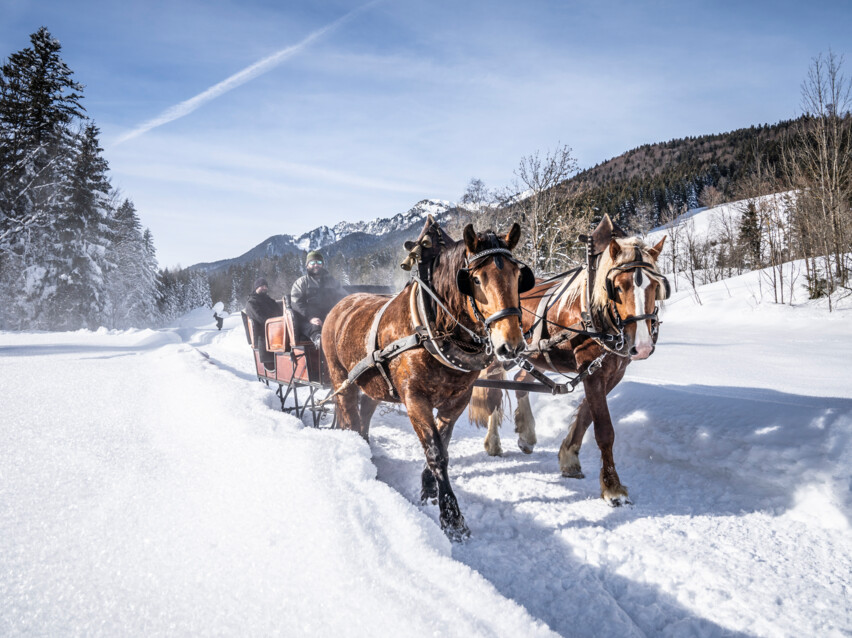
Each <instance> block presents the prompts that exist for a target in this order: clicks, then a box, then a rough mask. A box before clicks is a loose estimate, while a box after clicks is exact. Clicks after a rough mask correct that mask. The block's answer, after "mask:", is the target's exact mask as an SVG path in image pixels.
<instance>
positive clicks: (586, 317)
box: [522, 236, 671, 389]
mask: <svg viewBox="0 0 852 638" xmlns="http://www.w3.org/2000/svg"><path fill="white" fill-rule="evenodd" d="M581 240H584V241H586V251H587V253H586V254H587V264H586V268H585V270H586V272H587V282H586V308H587V310H586V311H584V312H582V313H581V316H582V322H581V325H582V326H583V327H582V328H575V327H573V326H563V325H561V324H558V323H556V322H554V321H551V320H549V319H547V313H548V312H549V311H550V309H551V308H552V307H553V306H554V305H555V304H556V302H557V301H558V300H559V298H560V297H561V296H562V295H563V294H564V293H565V291H566V290H567V289H568V288H569V287H570V285H571V284H572V283H573V282H574V280H575V279H576V278H577V276H578V275H579V274H580V272H582V270H583V268H582V267H578V268H574V269H572V270H569V271H567V272H565V273H563V274H562V275H560V276H561V277H562V278H563V281H562V283H561V284H560V285H559V286H557V287H555V288H551V289H550V290H548V291H547V292H546V293H545V294H544V295H543V296H542V298H541V300H540V301H539V304H538V307H537V308H536V313H535V314H536V317H537V319H536V321H535V322H534V324H533V326H532V327H531V328H530V330H529V331H527V333H525V335H524V336H525V338H527V339H531V340H530V342H529V345H528V346H527V352H528V353H537V354H541V355H542V356H543V357H544V359H545V361H547V364H548V366H550V368H551V369H552V370H553V371H554V372H558V371H557V370H556V366H555V365H554V364H553V361H552V360H551V358H550V352H551V350H553V349H554V348H555V347H557V346H558V345H559V344H561V343H562V342H564V341H567V340H568V339H570V338H572V337H573V336H575V335H582V336H586V337H589V338H591V339H594V340H595V341H596V342H597V343H598V345H600V346H601V348H603V349H604V351H605V352H604V353H603V354H602V355H601V356H600V357H598V358H597V359H595V360H594V361H592V363H591V364H590V365H589V366H588V367H587V368H586V370H584V371H583V372H581V373H580V374H579V375H578V376H577V377H574V378H573V379H571V381H570V384H571V385H572V389H573V387H575V386H576V385H578V384H579V383H580V381H582V380H583V379H584V378H586V377H588V376H589V375H591V374H593V373H594V371H595V370H596V369H598V368H600V367H601V365H602V364H603V359H604V357H605V356H606V354H607V353H612V354H615V355H617V356H619V357H627V356H629V355H628V354H625V353H623V352H622V350H623V348H624V343H625V334H624V330H625V328H626V327H627V326H628V325H629V324H631V323H636V322H639V321H644V320H646V319H647V320H650V321H651V333H652V335H653V336H654V340H655V341H656V337H657V333H658V331H659V324H660V323H661V322H660V320H659V317H658V309H657V308H656V307H655V308H654V312H653V313H650V314H642V315H632V316H629V317H625V318H622V317H621V315H620V313H619V312H618V307H617V306H616V302H617V301H618V299H619V297H618V291H617V290H616V289H615V285H614V284H613V281H612V278H611V275H612V273H613V272H627V271H630V270H632V271H634V278H635V284H636V285H637V286H641V285H642V278H643V271H647V272H648V275H650V276H652V277H654V278H656V279H657V280H658V281H659V282H660V286H659V288H658V289H657V295H656V299H657V300H658V301H662V300H664V299H667V298H668V297H669V295H670V294H671V288H670V285H669V282H668V279H666V277H665V276H664V275H662V274H661V273H660V272H658V271H657V270H656V269H655V268H654V266H653V265H652V264H651V263H649V262H647V261H645V260H644V259H643V258H642V253H641V250H640V249H639V247H638V246H636V247H634V251H635V252H634V257H633V260H632V261H630V262H627V263H624V264H618V265H616V266H613V267H612V268H610V269H609V270H608V271H607V274H606V292H607V299H608V301H609V303H608V304H607V307H606V312H604V311H601V312H600V313H598V316H597V322H596V321H595V317H594V314H593V313H592V312H591V311H590V310H588V309H590V308H591V305H592V304H591V290H592V287H593V286H594V281H595V278H596V273H597V266H598V264H599V262H600V255H601V253H597V254H595V253H594V248H593V242H592V238H591V237H590V236H581ZM569 274H570V275H571V277H570V278H569V277H568V275H569ZM547 324H550V325H555V326H557V327H559V328H562V330H561V331H560V332H558V333H556V334H555V335H553V336H549V337H546V336H545V331H546V328H547ZM574 325H577V324H574ZM611 329H613V330H614V332H612V331H611ZM613 342H615V343H614V345H613V346H611V345H609V344H612V343H613ZM522 367H523V366H522Z"/></svg>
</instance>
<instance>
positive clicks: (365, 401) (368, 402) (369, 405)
mask: <svg viewBox="0 0 852 638" xmlns="http://www.w3.org/2000/svg"><path fill="white" fill-rule="evenodd" d="M379 403H381V401H376V400H375V399H374V398H372V397H370V396H367V395H366V394H362V395H361V409H360V410H359V416H360V418H361V436H363V437H364V438H365V439H369V435H370V421H372V420H373V413H374V412H375V411H376V407H377V406H378V405H379Z"/></svg>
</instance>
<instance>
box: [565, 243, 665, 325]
mask: <svg viewBox="0 0 852 638" xmlns="http://www.w3.org/2000/svg"><path fill="white" fill-rule="evenodd" d="M615 241H617V242H618V245H619V246H620V247H621V251H620V252H619V253H618V256H617V257H616V258H615V259H614V260H613V258H612V256H611V255H610V252H609V248H607V249H606V250H604V251H603V252H602V253H601V255H600V258H599V259H598V265H597V270H596V271H595V285H594V288H593V289H592V311H593V312H598V311H600V310H603V309H604V308H606V305H607V303H608V301H609V299H608V297H607V294H606V276H607V273H608V272H609V271H610V268H612V267H613V266H618V265H619V264H626V263H628V262H631V261H633V260H634V257H635V249H636V248H638V249H639V251H640V252H641V254H642V259H643V260H644V261H647V262H648V263H649V264H651V265H652V266H653V267H654V270H656V269H657V260H656V259H654V257H653V255H651V253H650V252H649V251H650V249H651V248H652V246H648V245H647V244H646V243H645V242H644V241H642V240H641V239H640V238H639V237H627V238H624V239H615ZM583 272H584V273H585V268H584V269H583ZM645 273H646V274H647V276H648V277H649V278H651V279H653V280H654V281H657V283H658V284H662V282H660V281H659V280H658V279H657V278H656V277H654V276H652V275H651V274H649V273H648V272H647V270H646V271H645ZM588 279H589V278H588V276H582V275H581V276H579V277H577V278H576V279H575V280H574V281H573V282H572V283H571V285H570V286H569V287H568V290H566V291H565V294H564V295H562V299H561V300H560V302H559V307H558V312H562V311H563V309H564V308H565V307H566V306H570V305H571V304H573V303H575V302H576V301H577V299H578V298H579V300H580V308H582V309H583V310H586V285H587V284H588Z"/></svg>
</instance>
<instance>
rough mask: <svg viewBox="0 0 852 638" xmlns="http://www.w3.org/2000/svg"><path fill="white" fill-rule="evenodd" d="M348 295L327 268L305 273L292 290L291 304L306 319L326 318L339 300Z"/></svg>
mask: <svg viewBox="0 0 852 638" xmlns="http://www.w3.org/2000/svg"><path fill="white" fill-rule="evenodd" d="M345 296H346V291H345V290H343V288H341V287H340V284H339V283H337V280H336V279H335V278H334V277H332V276H331V275H329V274H328V273H327V272H326V271H325V270H321V271H320V272H319V273H317V275H316V276H314V275H310V274H308V275H304V276H302V277H299V278H298V279H297V280H296V283H294V284H293V289H292V290H291V291H290V305H291V307H292V308H293V310H294V311H295V312H298V313H299V315H301V317H302V318H304V320H305V321H310V320H311V319H313V318H314V317H319V318H320V319H325V317H326V315H327V314H328V313H329V312H330V311H331V309H332V308H333V307H334V304H336V303H337V302H338V301H340V300H341V299H343V297H345Z"/></svg>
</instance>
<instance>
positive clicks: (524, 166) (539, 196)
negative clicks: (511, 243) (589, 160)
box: [515, 145, 577, 272]
mask: <svg viewBox="0 0 852 638" xmlns="http://www.w3.org/2000/svg"><path fill="white" fill-rule="evenodd" d="M571 153H572V151H571V148H570V147H569V146H567V145H559V146H557V148H556V150H555V151H553V152H548V153H547V154H546V155H545V156H544V157H542V156H541V155H540V154H539V152H538V151H536V152H535V153H534V154H533V155H529V156H527V157H523V158H521V162H520V164H519V165H518V168H517V170H516V171H515V176H516V177H517V179H518V180H519V187H518V191H520V192H518V194H517V195H516V197H515V208H516V209H517V210H518V212H519V213H520V216H521V219H522V220H523V221H524V222H526V224H527V227H528V228H529V232H530V234H529V238H530V240H529V243H528V244H527V246H526V248H527V250H528V253H529V258H530V261H531V266H532V267H533V269H535V270H537V271H548V272H549V271H552V270H553V269H554V267H555V266H557V265H558V264H560V263H561V259H560V248H561V247H564V246H565V245H566V243H565V242H566V240H567V239H569V238H570V239H571V240H573V239H574V238H575V236H576V233H572V234H571V235H570V236H566V234H565V233H566V231H567V232H570V229H569V228H566V224H567V225H568V226H572V225H573V224H572V223H571V222H569V221H568V220H569V218H571V217H573V216H575V215H576V213H577V211H576V210H575V208H576V207H575V202H576V201H577V191H576V187H573V188H572V187H569V186H567V185H565V184H563V182H565V181H566V180H567V179H568V178H569V177H570V176H571V175H573V174H574V173H576V172H577V160H576V159H574V156H573V155H572V154H571ZM516 192H517V191H516ZM562 252H563V253H564V251H562Z"/></svg>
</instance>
